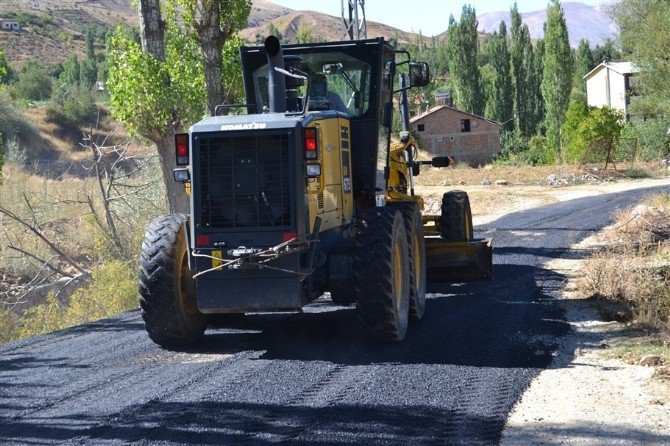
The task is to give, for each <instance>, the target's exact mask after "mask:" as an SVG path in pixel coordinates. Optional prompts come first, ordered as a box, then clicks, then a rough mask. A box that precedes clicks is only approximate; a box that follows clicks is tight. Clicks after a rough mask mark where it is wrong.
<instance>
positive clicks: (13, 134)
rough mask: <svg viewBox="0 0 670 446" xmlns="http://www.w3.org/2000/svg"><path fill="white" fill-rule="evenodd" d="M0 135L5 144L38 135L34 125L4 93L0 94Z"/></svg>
mask: <svg viewBox="0 0 670 446" xmlns="http://www.w3.org/2000/svg"><path fill="white" fill-rule="evenodd" d="M0 133H2V135H3V138H4V141H5V143H6V142H7V141H11V140H13V139H17V138H28V137H34V136H37V135H38V132H37V130H36V129H35V127H34V126H33V124H32V123H30V122H29V121H28V120H27V119H26V118H25V117H24V116H23V115H22V114H21V112H20V111H19V110H18V109H17V108H16V107H15V106H14V105H13V104H12V102H11V101H10V99H9V97H7V96H6V95H5V94H4V93H3V92H0Z"/></svg>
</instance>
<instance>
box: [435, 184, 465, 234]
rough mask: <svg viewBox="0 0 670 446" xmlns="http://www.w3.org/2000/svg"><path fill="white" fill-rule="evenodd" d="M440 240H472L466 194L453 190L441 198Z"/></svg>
mask: <svg viewBox="0 0 670 446" xmlns="http://www.w3.org/2000/svg"><path fill="white" fill-rule="evenodd" d="M440 225H441V227H442V231H441V235H442V238H443V239H445V240H447V241H449V242H466V241H470V240H472V237H473V230H472V212H471V211H470V199H469V198H468V194H467V192H463V191H461V190H453V191H450V192H447V193H445V194H444V195H443V196H442V214H441V215H440Z"/></svg>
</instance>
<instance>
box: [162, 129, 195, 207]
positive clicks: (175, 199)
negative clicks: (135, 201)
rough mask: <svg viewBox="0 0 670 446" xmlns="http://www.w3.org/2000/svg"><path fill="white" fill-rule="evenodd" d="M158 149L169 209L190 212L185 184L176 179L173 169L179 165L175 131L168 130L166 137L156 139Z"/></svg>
mask: <svg viewBox="0 0 670 446" xmlns="http://www.w3.org/2000/svg"><path fill="white" fill-rule="evenodd" d="M155 143H156V148H157V149H158V159H159V160H160V164H161V170H162V171H163V183H164V184H165V196H166V198H167V205H168V210H169V211H170V212H171V213H172V212H180V213H183V214H189V213H190V211H189V199H188V196H187V195H186V191H185V188H184V185H183V184H181V183H177V182H175V181H174V177H173V174H172V170H173V169H174V168H175V167H177V164H176V157H175V146H174V133H173V132H168V133H167V134H166V137H165V138H163V139H162V140H160V141H155Z"/></svg>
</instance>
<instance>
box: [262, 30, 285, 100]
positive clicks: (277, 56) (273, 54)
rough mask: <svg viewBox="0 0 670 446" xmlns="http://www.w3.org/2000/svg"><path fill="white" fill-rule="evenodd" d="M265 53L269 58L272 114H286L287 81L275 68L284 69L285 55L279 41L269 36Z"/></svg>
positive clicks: (269, 93)
mask: <svg viewBox="0 0 670 446" xmlns="http://www.w3.org/2000/svg"><path fill="white" fill-rule="evenodd" d="M265 53H266V54H267V57H268V98H269V102H270V112H271V113H285V112H286V81H285V79H284V75H283V74H282V73H279V72H278V71H277V70H275V67H278V68H281V69H283V68H284V53H283V52H282V49H281V44H280V43H279V39H277V38H276V37H275V36H268V38H267V39H265Z"/></svg>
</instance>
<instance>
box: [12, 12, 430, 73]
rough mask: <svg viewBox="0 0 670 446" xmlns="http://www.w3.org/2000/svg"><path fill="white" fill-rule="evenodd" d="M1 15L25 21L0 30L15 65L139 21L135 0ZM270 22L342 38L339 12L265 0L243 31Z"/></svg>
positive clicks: (56, 56) (56, 57)
mask: <svg viewBox="0 0 670 446" xmlns="http://www.w3.org/2000/svg"><path fill="white" fill-rule="evenodd" d="M331 1H333V0H331ZM0 18H16V19H19V20H20V21H21V22H22V27H23V30H22V31H21V33H16V32H9V31H0V48H2V49H3V51H4V53H5V57H6V58H7V60H8V61H9V63H10V64H11V65H12V66H14V67H18V66H19V65H21V63H23V62H25V61H26V60H30V59H33V60H39V61H41V62H42V63H44V64H45V65H51V64H53V63H56V62H61V61H63V60H65V59H66V58H67V56H68V55H69V54H71V53H76V54H77V55H78V56H79V57H80V58H82V57H84V55H85V37H84V33H85V31H86V29H87V28H93V29H95V30H96V34H97V35H98V37H101V36H102V35H104V32H105V31H107V30H109V29H113V28H114V27H115V26H117V25H118V24H119V23H127V24H130V25H137V24H138V23H139V19H138V16H137V9H136V8H135V7H134V6H133V5H132V3H131V0H0ZM270 23H272V24H273V25H274V26H276V27H277V29H278V30H279V32H280V33H282V35H283V36H284V39H285V40H286V41H288V42H293V41H295V38H296V34H297V31H298V29H299V28H300V27H307V28H311V31H312V36H313V38H314V39H315V40H322V41H333V40H341V39H342V31H341V29H340V18H339V17H334V16H330V15H327V14H322V13H319V12H314V11H294V10H292V9H290V8H286V7H283V6H280V5H276V4H274V3H271V2H268V1H266V0H253V4H252V8H251V13H250V14H249V19H248V22H247V27H246V28H245V29H243V30H242V31H241V32H240V34H241V35H242V37H243V38H244V39H246V40H247V41H248V42H249V43H255V42H256V41H258V40H259V39H260V38H261V37H265V36H267V35H268V25H269V24H270ZM367 29H368V37H370V38H374V37H380V36H383V37H386V38H391V37H395V38H397V39H398V40H399V41H401V42H403V41H405V42H407V41H410V40H415V39H416V38H417V37H418V34H414V33H409V32H405V31H402V30H400V29H397V28H393V27H391V26H387V25H384V24H382V23H377V22H372V21H368V22H367ZM98 49H100V50H102V49H103V47H102V46H99V47H98Z"/></svg>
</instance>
